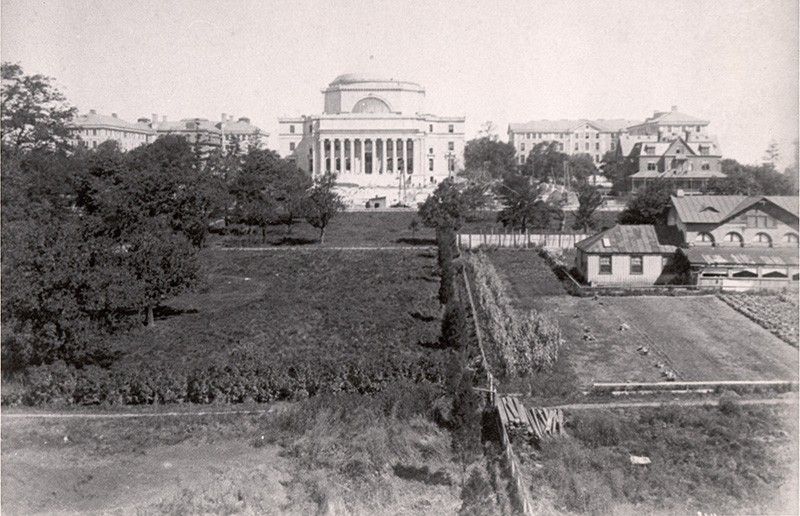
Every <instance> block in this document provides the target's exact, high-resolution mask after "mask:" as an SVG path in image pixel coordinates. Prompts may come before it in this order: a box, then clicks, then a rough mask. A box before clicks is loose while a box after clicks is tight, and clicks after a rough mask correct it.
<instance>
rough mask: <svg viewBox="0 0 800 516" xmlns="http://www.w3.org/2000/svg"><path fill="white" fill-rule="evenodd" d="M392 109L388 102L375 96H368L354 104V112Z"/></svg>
mask: <svg viewBox="0 0 800 516" xmlns="http://www.w3.org/2000/svg"><path fill="white" fill-rule="evenodd" d="M389 112H391V109H389V106H388V105H387V104H386V102H384V101H382V100H381V99H378V98H375V97H366V98H363V99H361V100H359V101H358V102H356V105H355V106H353V113H389Z"/></svg>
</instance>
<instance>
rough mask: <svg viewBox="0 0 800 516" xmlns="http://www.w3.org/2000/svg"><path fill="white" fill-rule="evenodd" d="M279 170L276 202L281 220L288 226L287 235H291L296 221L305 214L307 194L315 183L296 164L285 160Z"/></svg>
mask: <svg viewBox="0 0 800 516" xmlns="http://www.w3.org/2000/svg"><path fill="white" fill-rule="evenodd" d="M279 168H280V169H281V171H280V179H279V180H278V182H277V185H276V188H275V200H276V201H277V202H278V206H279V207H280V220H281V222H283V223H284V224H285V225H286V234H287V235H290V234H291V233H292V224H294V221H295V219H296V218H297V217H299V216H301V215H302V214H303V207H304V203H305V198H306V194H307V193H308V190H309V189H310V188H311V186H312V185H313V183H314V182H313V181H312V180H311V177H310V176H309V175H308V174H306V173H305V172H303V171H302V170H300V169H299V168H297V166H295V164H294V163H291V162H288V161H286V160H283V162H282V164H281V166H280V167H279Z"/></svg>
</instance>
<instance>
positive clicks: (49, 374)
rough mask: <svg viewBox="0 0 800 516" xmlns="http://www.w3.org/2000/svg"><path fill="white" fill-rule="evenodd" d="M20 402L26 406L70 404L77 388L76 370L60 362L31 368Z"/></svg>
mask: <svg viewBox="0 0 800 516" xmlns="http://www.w3.org/2000/svg"><path fill="white" fill-rule="evenodd" d="M25 383H26V386H27V388H26V390H25V394H24V395H23V396H22V402H23V403H24V404H26V405H41V404H44V403H53V404H70V403H72V395H73V393H74V391H75V387H76V386H77V383H78V382H77V374H76V370H75V369H74V368H73V367H71V366H68V365H67V364H65V363H64V362H62V361H57V362H53V363H52V364H48V365H41V366H35V367H31V368H30V369H29V370H28V372H27V375H26V379H25Z"/></svg>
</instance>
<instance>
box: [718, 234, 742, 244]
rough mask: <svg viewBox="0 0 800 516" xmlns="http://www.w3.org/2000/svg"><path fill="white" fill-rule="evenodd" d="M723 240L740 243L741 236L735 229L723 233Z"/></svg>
mask: <svg viewBox="0 0 800 516" xmlns="http://www.w3.org/2000/svg"><path fill="white" fill-rule="evenodd" d="M723 240H724V241H725V242H729V243H732V244H741V243H742V240H743V238H742V235H740V234H739V233H737V232H735V231H731V232H730V233H727V234H726V235H725V238H724V239H723Z"/></svg>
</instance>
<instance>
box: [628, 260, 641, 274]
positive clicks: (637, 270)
mask: <svg viewBox="0 0 800 516" xmlns="http://www.w3.org/2000/svg"><path fill="white" fill-rule="evenodd" d="M643 272H644V267H643V266H642V257H641V256H631V274H642V273H643Z"/></svg>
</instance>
